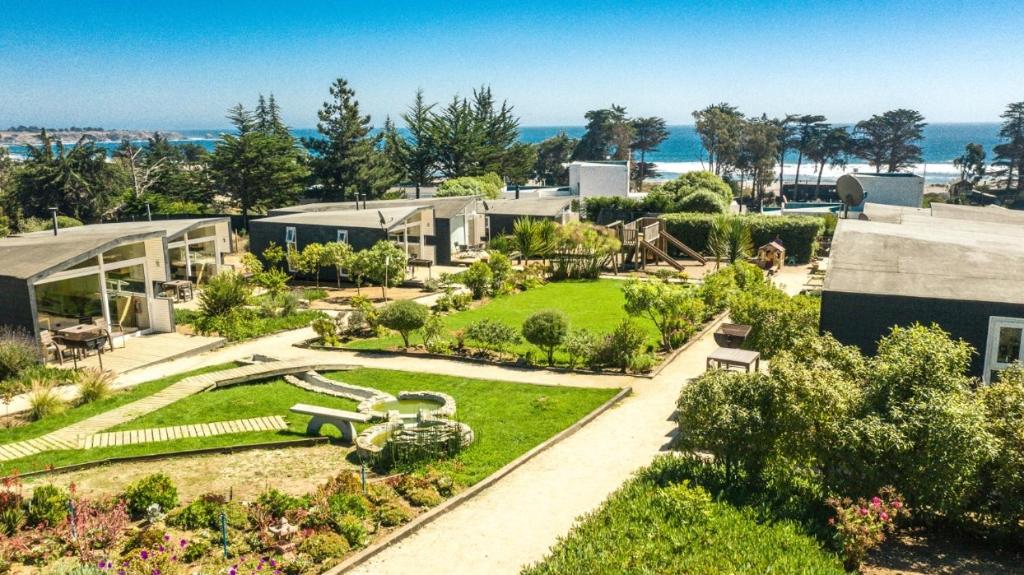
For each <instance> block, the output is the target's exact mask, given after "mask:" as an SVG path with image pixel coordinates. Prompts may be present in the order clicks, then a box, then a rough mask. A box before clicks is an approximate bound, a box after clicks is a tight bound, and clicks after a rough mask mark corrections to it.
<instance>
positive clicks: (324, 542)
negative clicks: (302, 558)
mask: <svg viewBox="0 0 1024 575" xmlns="http://www.w3.org/2000/svg"><path fill="white" fill-rule="evenodd" d="M349 549H350V547H349V544H348V541H347V540H346V539H345V538H344V537H342V536H341V535H338V534H337V533H330V532H328V533H314V534H313V535H310V536H309V537H307V538H305V539H303V541H302V543H300V544H299V551H300V552H302V553H305V554H307V555H309V556H310V557H311V558H312V559H313V561H315V562H317V563H323V562H324V561H327V560H329V559H337V558H339V557H342V556H344V555H345V554H346V553H348V551H349Z"/></svg>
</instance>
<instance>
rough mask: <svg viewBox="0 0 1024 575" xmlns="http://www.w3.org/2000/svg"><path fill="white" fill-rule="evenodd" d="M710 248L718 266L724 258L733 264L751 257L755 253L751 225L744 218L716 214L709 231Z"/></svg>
mask: <svg viewBox="0 0 1024 575" xmlns="http://www.w3.org/2000/svg"><path fill="white" fill-rule="evenodd" d="M708 249H709V250H710V251H711V255H712V256H714V258H715V267H716V268H717V267H719V266H720V265H721V263H722V260H726V261H727V262H729V263H730V264H732V263H736V262H737V261H741V260H745V259H747V258H749V257H751V256H752V255H753V253H754V240H753V239H752V238H751V235H750V225H749V224H747V222H746V221H745V220H743V219H742V218H735V217H729V216H727V215H725V214H722V215H720V216H715V219H714V220H712V222H711V231H710V232H709V233H708Z"/></svg>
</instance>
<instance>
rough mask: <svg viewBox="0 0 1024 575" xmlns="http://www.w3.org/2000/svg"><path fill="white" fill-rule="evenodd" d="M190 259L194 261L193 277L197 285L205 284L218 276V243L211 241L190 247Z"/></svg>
mask: <svg viewBox="0 0 1024 575" xmlns="http://www.w3.org/2000/svg"><path fill="white" fill-rule="evenodd" d="M188 254H189V259H190V260H191V261H192V275H193V276H195V278H196V279H195V281H196V283H203V282H205V281H206V280H208V279H210V278H211V277H213V276H214V275H216V274H217V247H216V242H214V241H213V240H210V241H208V242H201V243H198V244H191V245H189V246H188Z"/></svg>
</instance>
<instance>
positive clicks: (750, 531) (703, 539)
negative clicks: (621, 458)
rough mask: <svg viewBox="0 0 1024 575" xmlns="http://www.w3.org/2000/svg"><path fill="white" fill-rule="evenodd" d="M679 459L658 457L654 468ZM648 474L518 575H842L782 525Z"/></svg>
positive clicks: (834, 562)
mask: <svg viewBox="0 0 1024 575" xmlns="http://www.w3.org/2000/svg"><path fill="white" fill-rule="evenodd" d="M681 459H682V458H678V457H673V456H662V457H660V458H658V459H657V460H655V462H654V464H652V466H651V467H652V468H655V467H661V468H663V469H662V470H661V473H662V476H663V477H667V476H671V475H673V470H672V469H668V470H665V469H664V468H665V467H671V466H673V465H675V460H681ZM649 474H650V468H649V469H648V470H641V472H640V473H639V476H638V477H637V478H634V479H631V480H630V481H628V482H626V484H625V485H623V486H622V487H621V488H619V489H618V490H617V491H616V492H615V493H613V494H612V495H611V496H610V497H609V498H608V499H607V500H606V501H605V502H604V503H603V504H601V506H600V507H599V508H598V509H597V510H596V511H594V512H592V513H590V514H588V515H585V516H584V517H583V518H582V520H581V521H580V522H579V523H578V524H577V525H576V526H575V527H573V528H572V530H571V531H570V532H569V534H568V535H567V536H566V537H565V538H563V539H561V540H560V541H559V542H558V543H557V544H556V545H555V546H554V547H553V548H552V550H551V552H550V554H549V555H548V556H547V557H546V558H545V559H544V560H543V561H542V562H540V563H537V564H534V565H530V566H527V567H526V568H525V569H523V571H522V573H523V575H546V574H552V575H553V574H562V573H588V574H593V575H605V574H607V575H612V574H617V573H680V574H682V573H743V574H750V575H754V574H761V573H816V574H822V575H824V574H834V575H843V574H845V571H844V570H843V568H842V565H841V564H840V562H839V560H838V559H837V558H836V557H835V556H834V555H833V554H831V553H828V552H826V551H824V550H823V549H821V547H820V545H819V544H818V543H817V541H815V540H814V539H813V538H811V537H809V536H807V535H805V534H804V533H803V531H802V529H800V528H799V527H797V526H796V525H794V524H793V523H790V522H786V521H775V522H764V523H761V522H759V521H758V520H757V519H756V518H755V517H752V516H751V514H750V513H748V512H745V511H741V510H739V509H736V508H735V507H733V506H731V505H729V504H728V503H725V502H720V501H715V500H714V499H713V498H712V497H711V496H710V495H709V494H708V492H707V491H706V490H704V489H702V488H701V487H698V486H692V485H691V484H689V483H688V482H681V483H675V482H668V481H666V482H664V483H662V482H656V481H653V480H651V479H649V478H648V475H649Z"/></svg>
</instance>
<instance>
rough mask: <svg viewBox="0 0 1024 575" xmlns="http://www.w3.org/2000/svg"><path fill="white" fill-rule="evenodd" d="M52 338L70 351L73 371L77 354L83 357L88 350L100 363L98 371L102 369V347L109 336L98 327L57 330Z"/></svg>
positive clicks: (76, 362) (86, 326) (75, 327)
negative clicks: (92, 351)
mask: <svg viewBox="0 0 1024 575" xmlns="http://www.w3.org/2000/svg"><path fill="white" fill-rule="evenodd" d="M54 337H55V338H57V339H59V340H60V342H61V343H62V344H63V345H64V347H66V348H68V349H70V350H71V351H72V354H71V358H72V360H73V361H74V363H75V369H78V352H82V355H83V356H85V354H86V352H88V351H89V350H95V351H96V359H98V360H99V362H100V369H101V370H102V369H103V346H104V345H106V343H107V340H108V339H109V337H110V336H109V335H108V334H107V333H106V332H104V331H103V330H102V329H100V328H99V327H97V326H95V325H89V324H82V325H75V326H72V327H66V328H64V329H62V330H59V331H58V332H57V335H56V336H54Z"/></svg>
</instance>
